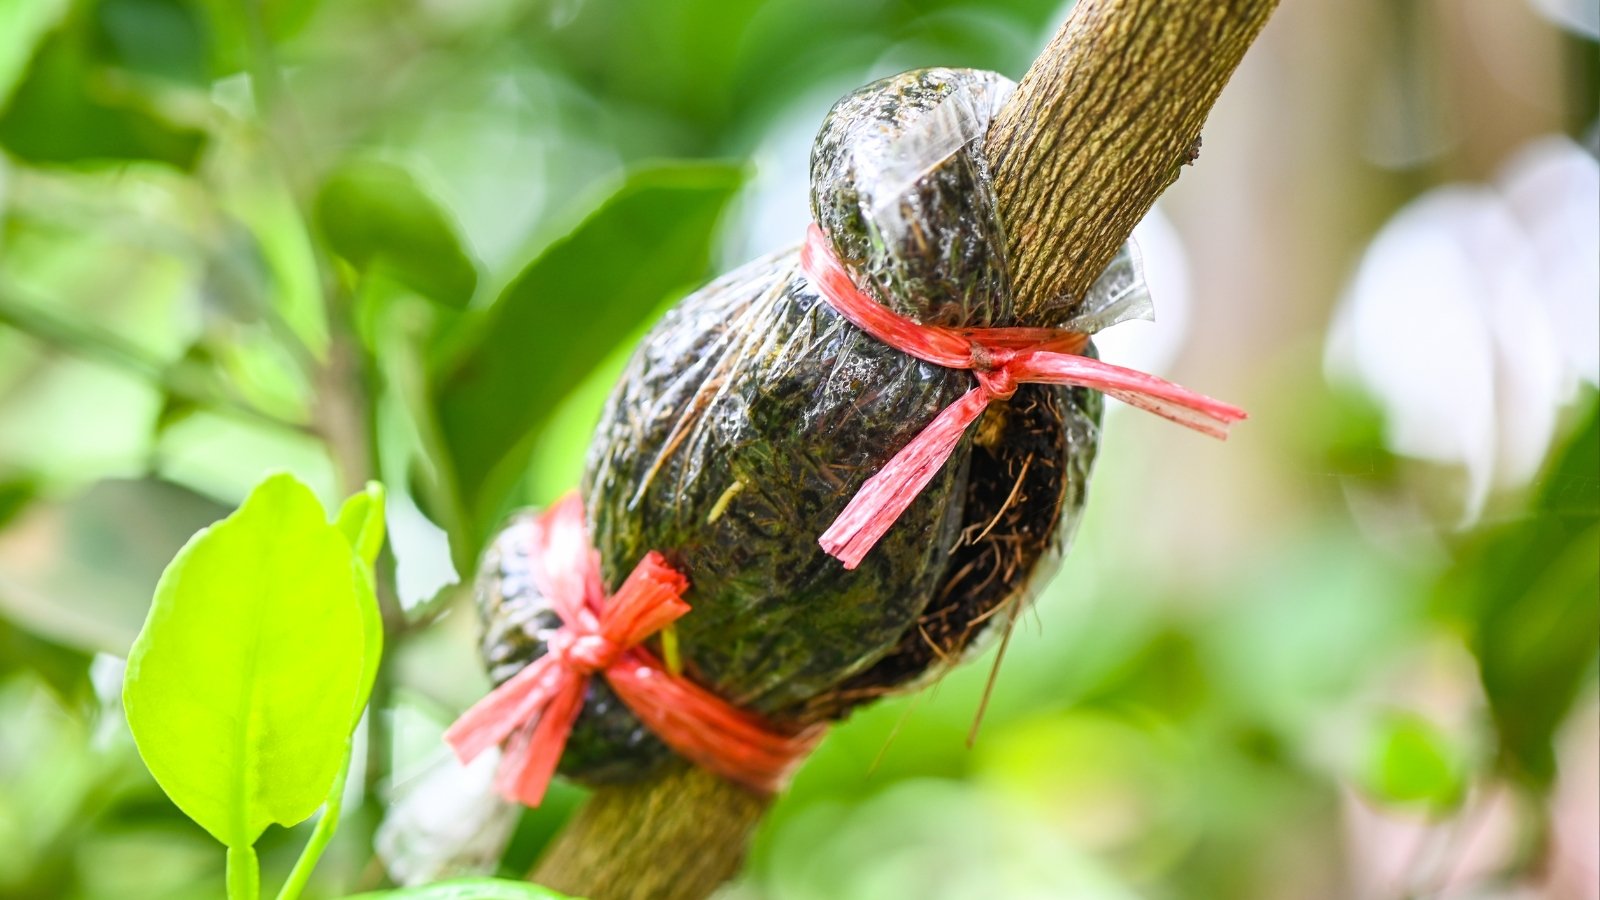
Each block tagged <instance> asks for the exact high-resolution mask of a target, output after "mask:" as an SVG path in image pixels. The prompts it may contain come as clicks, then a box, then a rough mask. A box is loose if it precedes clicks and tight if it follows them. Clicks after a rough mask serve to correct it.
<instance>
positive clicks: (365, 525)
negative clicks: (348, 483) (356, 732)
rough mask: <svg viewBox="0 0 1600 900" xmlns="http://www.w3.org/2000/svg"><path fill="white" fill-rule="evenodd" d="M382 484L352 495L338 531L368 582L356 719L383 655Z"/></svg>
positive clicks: (343, 508) (369, 485)
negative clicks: (379, 584)
mask: <svg viewBox="0 0 1600 900" xmlns="http://www.w3.org/2000/svg"><path fill="white" fill-rule="evenodd" d="M383 496H384V494H383V485H381V484H379V483H378V482H376V481H369V482H367V486H366V489H364V490H363V491H362V492H361V493H359V494H356V495H354V496H352V497H351V498H350V499H348V500H346V501H345V502H344V505H343V506H341V507H340V508H339V517H338V519H337V524H338V527H339V531H340V532H342V533H343V534H344V536H345V539H346V540H348V541H349V542H350V549H351V550H353V551H354V552H355V554H356V558H357V559H359V560H360V561H361V563H362V565H361V574H362V576H363V578H364V579H365V581H366V584H365V590H364V592H363V596H362V598H361V646H362V647H363V652H362V663H361V689H360V691H359V692H358V693H357V695H356V704H355V707H356V708H355V719H354V720H353V721H352V724H351V727H352V728H354V727H355V726H354V722H356V721H360V719H361V711H362V710H363V709H364V708H366V705H367V698H368V697H369V696H371V694H372V683H373V682H374V681H375V680H376V679H377V677H378V661H379V659H380V658H381V657H382V654H383V614H382V613H381V611H379V609H378V597H377V592H376V589H375V588H374V586H373V574H372V567H373V566H374V565H375V564H376V563H377V561H378V553H379V551H381V550H382V549H383V536H384V523H383Z"/></svg>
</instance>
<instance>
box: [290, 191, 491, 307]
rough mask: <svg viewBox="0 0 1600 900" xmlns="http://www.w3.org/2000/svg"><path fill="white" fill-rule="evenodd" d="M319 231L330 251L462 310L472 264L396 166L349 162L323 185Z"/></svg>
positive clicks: (472, 279) (474, 277) (472, 282)
mask: <svg viewBox="0 0 1600 900" xmlns="http://www.w3.org/2000/svg"><path fill="white" fill-rule="evenodd" d="M316 218H317V226H318V227H319V228H320V229H322V233H323V235H324V236H325V237H326V238H327V240H328V244H329V245H330V246H331V247H332V248H333V250H334V252H335V253H337V254H339V255H340V256H341V257H343V258H344V259H345V260H346V261H348V262H349V263H350V265H352V266H354V267H355V268H356V269H358V270H361V271H363V272H376V273H379V274H382V275H386V276H389V277H391V278H393V279H394V280H395V281H398V282H399V283H400V284H402V285H405V286H406V287H408V288H410V289H411V290H413V291H416V292H417V293H418V294H421V295H422V296H424V297H427V298H428V299H430V300H433V301H434V302H436V303H440V304H443V305H445V306H449V307H456V308H460V307H463V306H466V305H467V303H468V302H469V301H470V300H471V299H472V292H473V291H474V290H475V289H476V288H477V286H478V266H477V263H475V262H473V260H472V257H470V256H468V255H467V252H466V250H464V249H463V247H462V243H461V239H460V237H459V236H458V235H457V234H456V227H455V224H454V223H453V222H451V221H450V218H449V217H448V216H447V215H446V214H445V212H444V210H442V209H441V208H440V207H439V204H438V203H437V202H436V201H435V200H434V199H433V198H432V197H430V196H428V194H427V193H426V192H424V191H423V190H422V188H421V186H419V185H418V184H417V182H416V179H414V178H412V177H411V173H409V172H407V171H406V170H405V169H402V168H400V167H399V166H395V165H392V164H390V163H385V162H376V161H370V160H369V161H361V162H351V163H346V164H345V165H343V166H341V167H339V168H338V169H336V170H335V171H334V172H333V174H332V175H330V176H329V177H328V180H327V181H326V182H325V183H324V184H323V185H322V190H321V192H319V193H318V195H317V203H316Z"/></svg>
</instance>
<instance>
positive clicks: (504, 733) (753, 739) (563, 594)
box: [444, 493, 822, 806]
mask: <svg viewBox="0 0 1600 900" xmlns="http://www.w3.org/2000/svg"><path fill="white" fill-rule="evenodd" d="M532 544H533V546H532V548H531V552H530V555H529V568H530V572H529V574H530V576H531V577H532V579H533V582H534V586H535V587H537V588H538V590H539V591H540V592H541V593H542V594H543V595H544V597H545V598H546V599H547V600H549V602H550V607H551V609H553V610H555V613H556V615H557V616H558V617H560V619H561V621H562V626H561V628H560V629H559V630H557V631H556V632H555V633H554V634H553V635H551V636H550V638H549V639H548V641H547V642H546V648H547V649H546V653H545V655H544V656H541V657H539V658H538V659H536V660H534V661H533V662H531V663H529V664H528V665H527V666H525V667H523V669H522V671H520V672H518V673H517V674H515V675H513V676H512V677H511V678H509V679H507V680H506V682H505V683H504V684H502V685H500V686H499V687H497V688H495V689H494V690H493V691H491V692H490V693H489V695H488V696H486V697H484V698H483V699H482V700H480V701H478V703H476V704H475V705H474V706H473V707H472V708H471V709H469V710H467V711H466V712H464V713H462V714H461V718H459V719H457V720H456V721H455V724H453V725H451V726H450V728H449V729H448V730H446V731H445V733H444V739H445V742H446V743H448V744H449V745H450V747H451V748H452V749H454V750H455V753H456V756H458V757H459V758H460V759H461V761H462V762H463V763H466V762H470V761H471V760H472V759H474V758H476V757H477V756H478V755H479V754H480V753H483V752H484V751H485V750H488V749H489V748H490V747H493V746H495V745H497V744H502V743H503V744H504V752H503V755H502V756H501V759H500V769H499V772H498V773H497V775H496V777H495V787H496V788H498V789H499V791H500V793H501V794H502V795H504V796H505V797H506V799H508V800H519V801H521V802H522V803H525V804H527V805H529V806H538V805H539V802H540V801H541V800H543V799H544V793H545V789H546V788H547V787H548V786H549V784H550V779H551V777H552V776H553V775H554V774H555V771H556V765H557V764H558V763H559V762H560V760H561V752H562V749H563V748H564V747H565V746H566V743H567V737H568V735H570V734H571V733H572V726H573V723H574V722H576V721H577V718H578V713H579V712H580V711H581V710H582V709H583V698H584V692H585V691H586V690H587V688H588V684H589V679H590V678H591V677H592V676H594V675H596V674H599V675H602V676H604V677H605V679H606V681H607V682H609V683H610V684H611V688H612V690H613V691H615V692H616V694H617V696H618V697H619V698H620V699H621V700H622V702H623V703H626V704H627V705H628V707H629V708H630V709H632V710H633V712H634V713H635V714H636V715H637V716H638V717H639V719H640V721H642V722H643V723H644V724H645V726H646V727H648V728H649V729H650V730H651V731H652V732H654V733H655V735H656V736H657V737H659V738H660V739H661V740H662V742H663V743H665V744H666V745H667V746H668V747H671V748H672V749H673V750H674V751H676V752H677V753H678V754H679V755H680V756H683V757H684V758H685V759H688V760H689V761H690V762H693V763H695V764H696V765H699V766H701V767H702V768H705V769H708V770H710V771H712V772H716V773H717V774H719V775H722V776H723V777H725V778H727V779H729V780H731V781H735V782H738V783H740V784H743V785H745V786H747V787H750V788H753V789H755V790H759V791H775V790H777V789H779V788H781V787H782V786H783V784H784V782H785V781H786V780H787V778H788V775H789V773H790V772H791V771H792V770H793V769H794V767H795V766H797V765H799V763H800V761H801V760H803V759H804V758H805V756H806V754H807V753H809V752H810V751H811V748H812V747H814V746H815V745H816V742H817V741H818V740H820V739H821V737H822V728H821V727H814V728H810V729H807V730H805V731H802V732H800V733H799V734H783V733H780V732H777V731H773V730H772V729H770V728H769V727H768V726H767V725H766V724H765V723H763V722H762V721H761V720H760V719H759V718H757V717H756V716H755V715H753V714H751V713H749V712H746V711H745V710H742V709H739V708H738V707H735V706H733V705H731V704H729V703H728V702H727V701H725V700H723V699H722V698H720V697H718V696H716V695H715V694H712V693H711V692H710V691H707V690H706V689H705V688H702V687H700V686H699V685H696V684H694V683H693V682H691V681H689V680H687V679H685V678H683V677H681V676H677V675H673V674H671V673H669V672H667V671H666V670H665V669H664V668H663V667H662V665H661V663H660V661H658V660H657V659H656V658H655V656H653V655H652V654H651V653H650V652H649V651H648V650H646V649H644V648H643V647H641V646H640V644H641V643H642V642H643V641H644V640H645V639H646V638H648V637H650V636H651V635H653V634H655V633H656V632H658V631H660V630H661V629H662V628H665V627H666V626H667V625H669V624H671V623H672V622H674V621H676V620H677V619H679V618H680V617H682V616H683V615H685V614H687V613H688V612H689V604H687V603H685V602H684V601H683V597H682V594H683V592H684V591H685V590H687V589H688V587H689V582H688V579H686V578H684V577H683V575H681V574H680V573H679V572H678V571H677V570H675V569H673V568H672V567H671V566H670V565H668V564H667V562H666V560H665V559H663V558H662V556H661V554H659V553H656V552H655V551H651V552H650V553H648V554H646V555H645V557H644V559H642V560H640V561H639V564H638V566H636V567H635V568H634V570H633V573H632V574H631V575H629V576H628V578H627V580H626V581H624V582H623V583H622V586H621V587H620V588H618V589H617V592H616V593H615V594H612V595H611V596H610V597H609V598H607V597H606V596H605V592H604V589H603V588H602V586H601V582H600V554H599V553H597V552H596V551H595V550H594V548H593V547H591V546H590V544H589V538H588V532H587V529H586V528H585V527H584V521H583V503H582V501H581V500H580V499H579V498H578V495H577V494H576V493H571V494H568V495H567V496H566V497H564V498H562V499H561V500H560V501H559V502H557V503H556V504H555V505H554V506H552V507H550V508H549V509H548V510H546V511H545V512H544V514H542V515H540V516H539V517H538V518H537V519H536V520H535V521H534V523H533V540H532Z"/></svg>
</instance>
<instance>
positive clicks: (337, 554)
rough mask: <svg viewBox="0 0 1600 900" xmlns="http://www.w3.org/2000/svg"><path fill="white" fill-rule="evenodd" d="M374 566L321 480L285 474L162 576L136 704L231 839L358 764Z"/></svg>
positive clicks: (206, 817) (138, 652) (195, 810)
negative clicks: (347, 764) (355, 744)
mask: <svg viewBox="0 0 1600 900" xmlns="http://www.w3.org/2000/svg"><path fill="white" fill-rule="evenodd" d="M362 569H363V566H362V564H361V562H360V561H359V560H358V559H356V557H355V555H354V554H353V553H352V552H351V546H350V543H349V542H348V541H347V540H346V538H345V536H344V534H343V533H342V532H341V531H340V530H339V528H337V527H336V526H334V525H330V524H329V523H328V521H327V519H326V516H325V515H324V513H323V510H322V507H321V505H320V504H318V503H317V500H316V498H315V497H314V496H312V494H311V491H310V490H309V489H308V488H306V487H305V486H304V485H302V484H301V483H300V482H298V481H296V480H295V479H294V478H292V477H290V476H288V475H275V476H272V477H270V478H268V479H266V480H265V481H263V482H262V483H261V484H260V485H258V486H257V487H256V489H255V490H254V491H253V492H252V493H251V494H250V496H249V497H248V498H246V500H245V502H244V505H242V506H241V507H240V508H239V509H238V511H236V512H235V513H234V514H233V515H231V516H229V517H228V518H226V519H224V520H223V521H222V522H220V523H218V524H216V525H214V526H212V527H210V528H208V529H206V530H204V531H202V532H200V533H199V534H198V535H196V536H195V537H194V538H193V539H192V540H190V542H189V543H188V544H187V545H186V546H185V547H184V548H183V549H182V550H181V551H179V553H178V556H177V558H176V559H174V560H173V561H172V563H171V565H169V566H168V567H167V570H166V572H165V573H163V574H162V577H161V582H160V584H159V585H158V586H157V588H156V595H155V602H154V604H153V605H152V606H151V609H150V616H149V618H148V619H147V620H146V621H145V625H144V630H143V631H141V632H140V634H139V638H138V640H137V641H135V642H134V645H133V650H132V652H131V653H130V654H129V656H128V669H127V675H126V678H125V681H124V686H123V704H124V706H125V708H126V711H127V716H128V724H129V726H130V728H131V729H132V731H133V737H134V741H135V743H136V744H137V745H138V748H139V753H140V755H141V756H143V757H144V761H145V764H146V765H147V766H148V767H149V768H150V772H151V774H153V775H154V776H155V779H156V781H157V783H159V784H160V785H161V787H162V789H163V790H165V791H166V792H167V794H168V796H170V797H171V798H172V800H173V802H174V803H176V804H177V806H178V808H179V809H181V810H183V811H184V813H185V814H187V815H188V816H189V817H190V818H192V819H194V820H195V821H196V822H198V823H199V824H200V825H201V826H202V827H203V828H205V829H206V830H207V831H209V832H210V833H211V834H212V836H214V837H216V838H217V840H219V841H221V842H222V843H224V844H226V845H228V846H229V847H248V846H250V845H251V844H253V843H254V841H255V840H256V838H257V837H259V836H260V834H261V832H262V831H263V830H264V829H265V828H266V826H267V825H269V824H273V823H277V824H280V825H285V826H288V825H294V824H296V823H298V822H300V821H302V820H304V819H305V818H307V817H308V816H310V815H311V813H313V812H315V811H316V809H317V807H318V806H320V805H321V804H322V801H323V799H324V797H325V796H326V795H327V792H328V788H329V785H331V784H332V783H333V780H334V778H335V776H336V775H337V774H338V772H339V769H340V767H341V765H342V764H343V762H344V758H345V753H346V746H347V740H348V737H349V734H350V729H351V725H352V721H353V719H352V713H351V710H352V708H353V707H355V705H356V700H357V696H358V692H359V690H360V686H361V676H362V670H363V665H364V664H363V659H362V656H363V655H362V654H361V653H359V652H356V651H357V650H358V648H360V647H361V645H362V619H361V617H362V613H361V604H362V603H364V602H368V588H369V583H368V582H367V581H366V580H365V578H364V575H363V572H362Z"/></svg>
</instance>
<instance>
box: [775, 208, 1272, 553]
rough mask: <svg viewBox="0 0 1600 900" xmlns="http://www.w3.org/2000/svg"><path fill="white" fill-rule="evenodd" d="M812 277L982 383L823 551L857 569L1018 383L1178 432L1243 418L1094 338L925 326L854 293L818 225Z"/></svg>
mask: <svg viewBox="0 0 1600 900" xmlns="http://www.w3.org/2000/svg"><path fill="white" fill-rule="evenodd" d="M800 265H801V267H802V268H803V269H804V270H805V273H806V277H807V278H809V279H810V280H811V283H812V285H813V286H815V287H816V289H817V290H818V291H819V292H820V293H821V294H822V297H823V298H824V299H825V300H827V301H828V303H829V305H831V306H832V307H833V308H834V309H835V310H836V311H837V312H838V313H839V314H840V315H842V316H844V317H845V318H846V319H848V320H850V322H852V323H853V324H854V325H855V326H856V327H858V328H860V329H861V330H862V331H865V332H866V333H868V334H870V335H872V336H873V337H875V338H877V339H878V340H880V341H882V342H884V343H885V344H888V345H889V346H891V347H893V348H895V349H896V350H900V351H902V352H905V353H909V354H911V355H912V356H915V357H916V358H917V359H920V360H924V361H926V362H930V363H933V364H934V365H937V366H944V367H945V368H948V369H968V370H971V372H972V374H973V376H974V377H975V378H976V379H977V381H978V384H977V385H976V386H975V387H973V389H972V390H970V391H968V392H967V393H966V394H965V395H964V396H963V397H962V398H961V399H959V400H957V401H956V402H954V403H952V404H950V405H949V406H947V407H945V409H944V411H942V412H940V413H939V415H938V416H937V417H935V418H934V420H933V421H932V422H930V423H928V426H927V427H926V428H924V429H923V430H922V432H921V433H920V434H918V435H917V436H916V437H915V438H913V439H912V440H911V443H909V444H907V445H906V446H905V447H904V448H902V449H901V450H900V452H899V453H897V454H895V456H894V458H893V459H891V460H889V462H888V464H887V465H885V466H884V467H883V468H882V469H879V470H878V472H877V473H876V474H874V475H873V476H872V477H871V478H869V479H867V482H866V484H863V485H862V486H861V490H859V491H857V492H856V495H855V497H853V498H851V500H850V503H849V505H847V506H846V507H845V508H844V512H842V513H840V514H839V517H838V518H837V519H834V521H833V524H832V525H830V526H828V530H827V531H824V532H823V533H822V537H821V538H820V539H819V540H818V543H820V544H821V545H822V549H823V550H824V551H826V552H827V553H828V554H829V555H830V556H833V557H835V558H837V559H838V560H839V561H840V562H842V563H844V567H845V568H846V569H854V568H855V567H856V566H857V565H859V564H860V563H861V560H862V559H863V558H864V557H865V556H866V555H867V553H868V551H870V550H871V549H872V548H873V546H874V545H876V544H877V543H878V540H879V539H880V538H882V537H883V535H884V534H885V533H886V532H888V530H889V527H890V526H892V525H893V524H894V523H895V520H897V519H899V518H900V515H901V513H904V512H905V511H906V508H907V507H909V506H910V505H911V501H913V500H915V499H916V497H917V495H918V494H919V493H921V492H922V489H923V488H925V487H927V486H928V482H929V481H931V480H933V476H934V474H935V473H937V472H938V471H939V469H940V467H942V466H943V465H944V463H945V460H947V459H949V458H950V454H951V453H953V452H954V451H955V448H956V445H957V444H959V443H960V442H961V436H962V435H963V434H965V433H966V430H967V427H968V426H970V425H971V424H972V423H973V422H975V421H977V419H978V416H980V415H982V414H983V411H984V409H985V408H987V407H988V405H989V402H990V401H991V400H1005V399H1007V398H1009V397H1010V396H1011V395H1012V394H1014V393H1016V390H1017V385H1019V384H1062V385H1075V386H1079V387H1089V388H1094V389H1096V390H1098V391H1101V392H1103V393H1106V394H1109V395H1111V396H1113V397H1115V398H1117V399H1118V400H1121V401H1122V402H1124V403H1127V404H1129V405H1131V406H1137V407H1139V408H1140V409H1144V410H1148V411H1150V412H1153V413H1155V414H1156V415H1158V416H1162V417H1164V418H1167V419H1171V420H1172V421H1174V422H1177V423H1178V424H1180V425H1185V426H1187V427H1189V428H1193V429H1194V430H1196V431H1199V432H1202V433H1205V434H1209V435H1211V436H1212V437H1215V438H1226V437H1227V429H1228V426H1229V425H1231V424H1233V423H1234V422H1237V421H1239V420H1240V419H1243V418H1244V417H1245V412H1244V410H1242V409H1239V408H1238V407H1235V406H1230V405H1228V404H1226V403H1223V402H1221V401H1219V400H1213V399H1211V398H1210V397H1207V396H1205V395H1203V394H1197V393H1195V392H1194V391H1191V390H1188V389H1187V388H1182V387H1179V386H1178V385H1175V384H1173V383H1171V382H1169V381H1164V380H1162V379H1160V378H1156V377H1155V376H1153V375H1146V374H1144V373H1143V372H1135V371H1134V370H1132V369H1124V368H1122V367H1121V366H1113V365H1111V364H1109V363H1103V362H1101V361H1099V360H1097V359H1091V358H1089V357H1086V356H1080V355H1078V351H1080V350H1082V349H1083V348H1084V345H1085V344H1087V343H1088V340H1089V336H1088V335H1086V334H1080V333H1078V332H1073V331H1064V330H1061V329H1055V328H946V327H943V326H939V325H922V324H919V323H918V322H915V321H913V320H911V319H909V318H906V317H905V316H902V315H900V314H898V313H896V312H894V311H893V310H890V309H889V308H888V307H886V306H884V305H883V304H881V303H878V302H877V301H876V300H873V299H872V298H871V297H869V296H867V295H866V294H864V293H862V292H861V291H860V290H859V289H857V288H856V286H855V283H854V282H852V281H851V280H850V273H849V272H846V271H845V268H844V266H842V265H841V264H840V263H839V260H838V259H837V258H835V257H834V255H833V251H832V249H831V248H829V246H828V239H827V238H826V237H824V236H823V234H822V229H820V228H818V227H817V226H816V225H815V224H813V225H812V226H811V228H810V229H809V230H808V231H807V232H806V242H805V245H804V246H803V247H801V248H800Z"/></svg>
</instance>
